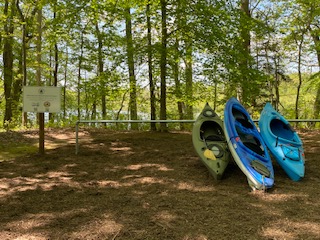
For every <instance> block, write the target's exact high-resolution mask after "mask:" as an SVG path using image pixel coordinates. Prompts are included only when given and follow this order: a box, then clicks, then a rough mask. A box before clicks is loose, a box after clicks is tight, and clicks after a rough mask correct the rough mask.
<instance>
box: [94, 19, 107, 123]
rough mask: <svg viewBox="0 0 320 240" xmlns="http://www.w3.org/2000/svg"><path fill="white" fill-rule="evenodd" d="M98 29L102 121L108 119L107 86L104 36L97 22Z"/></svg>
mask: <svg viewBox="0 0 320 240" xmlns="http://www.w3.org/2000/svg"><path fill="white" fill-rule="evenodd" d="M95 27H96V35H97V39H98V77H99V82H100V89H101V93H100V94H101V112H102V119H106V117H107V108H106V86H105V81H104V79H103V77H102V76H103V71H104V69H103V54H102V47H103V42H102V40H103V39H102V35H101V32H100V29H99V25H98V23H97V22H96V24H95Z"/></svg>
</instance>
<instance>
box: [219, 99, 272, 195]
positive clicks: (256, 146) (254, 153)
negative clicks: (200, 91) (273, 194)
mask: <svg viewBox="0 0 320 240" xmlns="http://www.w3.org/2000/svg"><path fill="white" fill-rule="evenodd" d="M224 131H225V135H226V139H227V142H228V146H229V149H230V152H231V154H232V156H233V158H234V160H235V162H236V163H237V165H238V166H239V168H240V169H241V170H242V172H243V173H244V174H245V175H246V177H247V179H248V183H249V186H250V187H251V188H252V189H253V190H266V189H268V188H271V187H273V185H274V171H273V166H272V162H271V158H270V155H269V153H268V151H267V147H266V146H265V144H264V142H263V139H262V137H261V135H260V133H259V131H258V129H257V127H256V126H255V124H254V122H253V121H252V119H251V117H250V115H249V113H248V112H247V110H246V109H245V108H244V107H243V106H242V105H241V104H240V103H239V102H238V100H237V99H236V98H230V99H229V100H228V102H227V103H226V106H225V109H224Z"/></svg>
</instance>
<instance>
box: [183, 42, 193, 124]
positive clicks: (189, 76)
mask: <svg viewBox="0 0 320 240" xmlns="http://www.w3.org/2000/svg"><path fill="white" fill-rule="evenodd" d="M192 62H193V61H192V39H190V38H189V37H187V40H186V70H185V76H186V96H187V116H186V117H187V119H193V108H192V105H193V101H192V99H193V75H192V71H193V68H192Z"/></svg>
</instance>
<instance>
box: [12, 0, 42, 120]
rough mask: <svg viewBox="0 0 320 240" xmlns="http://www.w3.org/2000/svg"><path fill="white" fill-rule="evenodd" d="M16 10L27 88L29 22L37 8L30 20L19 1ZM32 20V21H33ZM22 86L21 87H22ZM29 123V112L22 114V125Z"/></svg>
mask: <svg viewBox="0 0 320 240" xmlns="http://www.w3.org/2000/svg"><path fill="white" fill-rule="evenodd" d="M16 9H17V10H18V14H19V17H20V21H21V22H22V44H21V48H22V51H21V52H22V76H23V77H22V78H23V80H22V86H27V79H28V76H27V44H28V40H30V38H28V24H29V23H28V22H29V20H30V19H31V20H32V19H33V18H34V16H35V15H36V13H37V7H34V9H33V10H32V12H31V16H30V19H29V20H28V18H27V17H25V16H24V14H23V12H22V10H21V8H20V1H19V0H17V1H16ZM31 20H30V21H31ZM22 86H21V87H22ZM27 122H28V114H27V112H23V114H22V125H23V126H27Z"/></svg>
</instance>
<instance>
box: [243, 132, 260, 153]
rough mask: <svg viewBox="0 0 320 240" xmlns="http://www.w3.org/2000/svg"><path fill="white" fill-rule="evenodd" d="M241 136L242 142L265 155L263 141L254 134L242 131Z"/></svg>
mask: <svg viewBox="0 0 320 240" xmlns="http://www.w3.org/2000/svg"><path fill="white" fill-rule="evenodd" d="M238 134H239V137H240V139H241V141H242V143H243V144H244V145H245V146H246V147H247V148H249V149H250V150H252V151H254V152H255V153H257V154H259V155H261V156H263V155H264V150H263V148H261V143H260V141H259V140H258V139H257V138H256V137H255V136H253V135H251V134H245V133H242V132H241V131H238Z"/></svg>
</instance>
